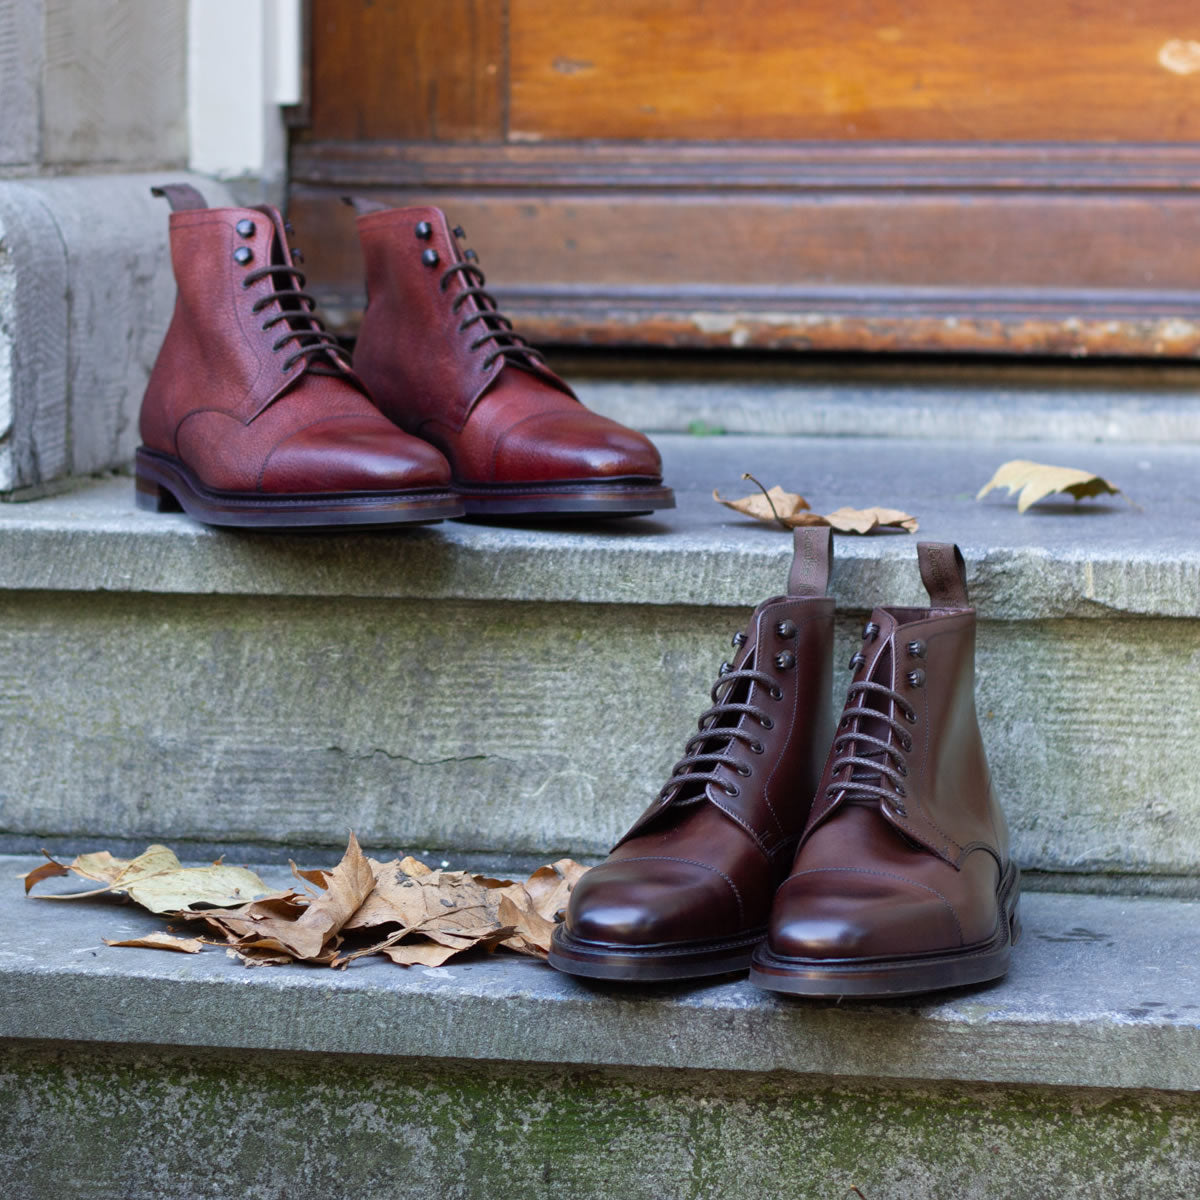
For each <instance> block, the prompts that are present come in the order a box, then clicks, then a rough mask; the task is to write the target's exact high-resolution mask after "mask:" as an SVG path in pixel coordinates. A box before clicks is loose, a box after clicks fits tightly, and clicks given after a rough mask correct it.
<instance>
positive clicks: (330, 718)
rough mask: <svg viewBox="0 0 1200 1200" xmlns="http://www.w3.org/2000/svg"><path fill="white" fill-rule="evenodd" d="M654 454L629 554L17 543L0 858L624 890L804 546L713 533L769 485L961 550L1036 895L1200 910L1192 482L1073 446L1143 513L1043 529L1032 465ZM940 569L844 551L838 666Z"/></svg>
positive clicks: (432, 541)
mask: <svg viewBox="0 0 1200 1200" xmlns="http://www.w3.org/2000/svg"><path fill="white" fill-rule="evenodd" d="M660 442H661V445H662V448H663V451H664V455H665V458H666V463H667V474H668V477H669V478H670V480H671V481H672V482H673V483H674V484H675V485H676V487H677V489H678V494H679V508H678V509H677V510H676V511H675V512H673V513H669V514H665V515H663V516H662V517H661V519H656V520H649V519H642V520H636V521H630V522H625V523H623V524H622V523H610V524H600V525H594V526H582V525H569V524H568V525H562V526H545V527H541V528H538V527H509V528H489V527H485V526H480V525H471V524H464V523H448V524H445V525H441V526H437V527H431V528H428V529H421V530H415V531H408V532H402V533H373V534H366V535H358V536H355V535H341V536H312V535H310V536H305V537H298V536H297V537H287V536H285V537H278V536H269V535H256V534H248V533H240V534H239V533H228V532H220V531H214V530H211V529H206V528H203V527H201V526H198V525H195V524H193V523H191V522H190V521H188V520H187V519H186V518H184V517H182V516H176V517H171V516H158V515H152V514H145V513H138V512H137V511H135V510H134V508H133V506H132V490H131V485H130V483H129V481H128V480H127V479H108V480H105V481H100V482H96V483H94V484H92V485H90V486H88V487H85V488H82V489H80V490H79V491H77V492H75V493H73V494H71V495H67V496H61V497H57V498H53V499H46V500H41V501H36V502H32V503H29V504H25V505H11V506H6V507H4V508H3V509H2V510H0V589H3V590H2V591H0V613H2V616H0V653H2V654H3V656H4V661H5V663H6V664H7V670H6V673H5V678H4V681H3V683H2V684H0V756H2V757H3V761H4V763H5V771H4V773H3V776H2V777H0V830H2V832H3V834H4V835H5V838H6V844H7V845H8V846H9V847H10V848H13V849H22V848H24V849H28V848H36V847H37V845H39V844H41V843H42V842H43V841H48V844H55V845H60V846H61V845H64V844H66V845H70V844H73V843H74V844H78V843H79V842H80V841H83V840H89V841H90V840H93V839H97V838H98V839H103V840H105V841H106V842H108V841H111V840H113V839H117V840H120V839H124V840H125V842H124V844H127V845H136V844H137V843H138V842H141V843H143V844H144V842H145V841H146V840H147V839H168V840H174V841H176V842H182V843H190V844H192V845H194V846H195V847H197V848H198V849H199V848H201V847H205V846H209V845H214V844H220V845H231V844H235V845H237V844H244V845H253V846H257V847H260V849H259V851H258V853H260V854H270V853H277V854H280V855H286V854H287V853H289V852H295V851H297V850H298V849H300V848H302V847H304V846H316V845H323V846H333V845H340V844H342V843H343V842H344V837H345V831H346V829H347V828H354V829H355V830H356V831H357V832H358V834H359V836H360V838H361V839H362V840H363V841H364V844H367V845H370V846H374V847H377V848H379V849H381V850H391V849H397V848H404V849H414V850H426V849H433V850H438V849H443V850H444V849H446V848H450V849H452V850H453V851H454V852H455V853H456V855H458V856H459V857H460V859H463V858H464V856H465V859H466V860H467V861H476V860H478V859H480V858H488V859H491V860H493V861H499V860H502V859H504V857H505V856H508V857H509V858H510V859H513V858H515V859H518V860H521V861H528V860H529V859H530V858H538V859H542V858H544V857H545V856H547V855H551V856H556V855H558V854H560V853H570V854H573V855H575V856H576V857H580V858H588V857H592V856H596V855H601V854H603V853H604V852H605V850H606V849H607V847H608V845H609V844H610V843H611V841H612V840H613V839H614V838H615V837H616V836H617V835H618V834H619V833H620V832H621V831H622V830H623V828H625V827H626V825H627V824H628V822H629V821H630V820H631V819H632V817H633V816H634V815H636V814H637V813H638V812H639V811H640V810H641V808H642V807H643V806H644V804H645V803H646V801H647V798H648V797H649V796H652V795H653V794H654V793H655V792H656V791H657V789H658V787H659V785H660V783H661V781H662V779H663V778H664V777H665V773H666V772H667V771H668V770H669V769H670V766H671V764H672V763H673V762H674V760H675V759H676V758H677V757H678V754H679V751H680V747H681V745H682V743H683V740H684V738H685V737H686V735H687V732H688V730H689V728H690V727H691V726H692V723H693V722H694V719H695V716H696V715H697V713H698V712H699V711H700V709H701V708H702V707H703V705H704V704H705V703H706V695H707V689H708V687H709V685H710V684H711V682H712V679H713V677H714V673H715V669H716V666H717V663H718V662H719V661H720V659H721V658H723V657H724V656H725V654H726V650H727V645H728V638H729V635H730V633H731V632H732V631H733V630H734V629H736V628H738V627H739V625H740V623H741V622H742V621H743V620H744V618H745V613H746V611H747V610H748V608H749V607H750V606H752V605H753V604H755V603H756V602H757V601H759V600H760V599H762V598H764V597H765V596H768V595H771V594H774V593H776V592H777V591H778V590H779V588H780V587H781V585H782V582H783V580H784V578H785V575H786V569H787V563H788V558H789V539H788V538H787V537H786V536H785V535H783V534H781V533H779V532H777V531H774V530H772V529H769V528H766V527H760V526H754V525H751V524H750V523H748V522H746V521H744V520H743V519H742V518H740V517H737V516H736V515H735V514H733V513H730V512H728V511H727V510H725V509H723V508H721V507H719V506H718V505H716V504H714V503H713V501H712V499H711V498H710V491H711V489H712V487H714V486H718V487H720V488H721V490H722V492H723V493H724V494H737V493H739V492H740V491H741V490H742V489H743V488H745V486H746V485H745V484H743V483H742V482H741V481H740V480H739V478H738V477H739V474H740V472H741V471H743V470H751V471H753V472H754V473H755V474H756V475H757V476H758V477H759V478H760V479H762V480H763V481H764V482H766V483H772V482H776V481H778V482H782V483H785V484H788V485H790V486H792V487H795V488H797V489H799V490H802V491H803V492H804V493H805V494H806V495H807V496H808V497H809V499H810V500H811V501H812V503H813V504H814V506H815V507H816V508H817V509H818V510H822V509H823V510H825V511H829V509H830V508H832V507H836V506H837V505H839V504H844V503H859V504H864V503H865V504H869V503H889V504H896V505H899V506H901V507H904V508H906V509H908V511H910V512H912V513H915V514H916V515H917V516H918V517H919V518H920V520H921V523H922V528H921V536H923V537H930V538H933V539H946V540H956V541H958V542H959V543H960V544H961V545H962V546H963V549H964V551H965V553H966V556H967V559H968V563H969V567H970V581H971V588H972V595H973V599H974V600H975V602H976V603H977V605H978V607H979V612H980V616H981V627H980V642H979V664H978V665H979V676H978V695H979V707H980V713H981V717H982V722H983V728H984V736H985V739H986V743H987V746H988V751H989V755H990V760H991V765H992V769H993V773H994V775H995V779H996V783H997V786H998V788H999V791H1000V794H1001V796H1002V798H1003V801H1004V803H1005V806H1006V810H1007V812H1008V815H1009V819H1010V823H1011V824H1012V826H1013V829H1014V834H1015V845H1016V852H1017V855H1018V858H1019V860H1020V862H1021V864H1022V866H1023V867H1024V868H1025V869H1027V870H1028V871H1030V872H1031V877H1032V883H1033V884H1035V885H1036V884H1038V883H1039V882H1040V883H1041V884H1042V885H1050V884H1052V885H1054V886H1055V887H1058V888H1060V889H1062V888H1074V887H1086V888H1099V889H1104V888H1117V889H1125V890H1133V891H1143V890H1146V889H1155V890H1158V891H1160V892H1164V893H1171V894H1195V893H1196V892H1197V891H1198V890H1200V776H1197V774H1196V772H1195V771H1194V770H1193V766H1192V761H1191V760H1192V752H1191V751H1192V743H1193V739H1194V736H1195V730H1196V715H1195V714H1196V712H1197V711H1198V710H1200V623H1198V622H1197V621H1196V620H1195V617H1196V615H1197V612H1198V611H1200V548H1198V547H1200V497H1198V496H1197V494H1196V491H1195V478H1196V471H1195V450H1194V449H1193V448H1191V447H1188V446H1175V445H1165V444H1145V445H1139V444H1128V445H1120V446H1118V445H1095V444H1093V445H1086V446H1085V445H1075V444H1063V445H1061V446H1059V447H1057V452H1056V453H1055V455H1054V456H1053V458H1054V459H1055V460H1057V461H1059V462H1062V463H1064V464H1067V465H1076V466H1080V465H1082V466H1085V467H1088V468H1090V469H1094V470H1097V471H1099V472H1101V473H1103V474H1105V475H1106V476H1108V477H1109V478H1111V479H1113V480H1114V481H1115V482H1117V483H1118V484H1120V485H1121V486H1122V487H1124V488H1125V489H1126V491H1127V493H1128V494H1129V496H1130V497H1131V498H1132V499H1133V500H1135V501H1136V502H1137V507H1133V506H1131V505H1129V504H1127V503H1126V502H1125V501H1123V500H1121V499H1120V498H1114V499H1110V500H1109V501H1108V502H1106V503H1098V502H1095V501H1089V502H1087V503H1085V504H1083V505H1080V506H1075V505H1074V503H1073V502H1067V503H1065V504H1047V505H1046V506H1045V507H1044V508H1042V509H1039V510H1037V511H1034V512H1031V513H1030V514H1027V515H1025V516H1018V515H1017V513H1016V511H1015V507H1014V506H1013V504H1012V502H1011V501H1005V500H1000V499H996V500H991V499H989V500H988V501H985V502H983V503H976V501H975V500H974V498H973V497H974V493H975V491H976V490H977V488H978V487H979V485H980V484H981V483H982V482H983V481H984V480H986V479H987V478H988V477H989V476H990V475H991V473H992V471H993V470H994V468H995V467H996V466H997V465H998V464H999V463H1000V462H1002V461H1004V460H1005V459H1007V458H1013V457H1019V456H1021V455H1023V454H1027V453H1028V447H1027V446H1024V445H1022V444H1019V443H996V444H983V443H978V442H937V441H933V440H909V441H905V440H899V439H879V440H872V439H820V438H753V437H702V438H700V437H687V436H678V435H668V436H664V437H662V438H661V439H660ZM915 540H916V539H914V538H911V537H907V536H904V535H897V536H883V537H876V538H860V539H856V538H841V537H839V539H838V562H837V566H836V569H835V574H834V580H833V591H834V594H835V596H836V598H837V601H838V604H839V607H840V609H841V611H842V613H843V619H842V622H841V625H840V632H839V650H838V654H837V659H838V662H839V664H840V663H844V662H846V661H847V660H848V659H849V657H850V653H851V651H852V648H853V647H854V646H855V645H856V644H857V632H856V631H857V628H858V626H859V624H860V622H861V620H862V616H863V614H864V613H865V612H866V611H868V610H869V608H870V607H871V606H873V605H874V604H875V603H877V602H889V603H920V602H921V598H922V591H921V588H920V584H919V580H918V577H917V571H916V565H915ZM845 683H846V677H845V676H844V675H839V677H838V678H837V679H836V680H835V692H836V693H837V701H838V703H840V699H841V693H842V691H843V689H844V687H845ZM138 848H140V846H139V847H138ZM471 855H474V856H475V858H474V860H472V859H471V857H470V856H471Z"/></svg>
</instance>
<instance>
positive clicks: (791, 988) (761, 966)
mask: <svg viewBox="0 0 1200 1200" xmlns="http://www.w3.org/2000/svg"><path fill="white" fill-rule="evenodd" d="M1020 892H1021V872H1020V871H1019V870H1018V869H1017V866H1016V864H1015V863H1009V867H1008V871H1007V872H1006V873H1005V875H1004V878H1003V879H1002V880H1001V881H1000V888H999V891H998V893H997V897H996V898H997V902H998V905H999V909H1000V913H1001V917H1000V926H999V929H998V930H997V931H996V933H995V935H994V936H993V937H991V938H990V939H989V940H988V941H986V942H980V943H978V944H976V945H974V946H966V947H963V948H961V949H958V950H947V951H945V952H944V953H941V954H926V955H906V956H899V957H896V958H871V959H865V958H844V959H829V958H824V959H817V958H811V959H810V958H785V957H782V956H780V955H776V954H773V953H772V952H771V950H770V948H769V947H768V945H767V943H766V942H763V944H762V945H761V946H759V948H758V949H757V950H756V951H755V953H754V958H753V961H752V963H751V966H750V982H751V983H753V984H755V985H756V986H757V987H760V988H765V989H766V990H767V991H770V992H784V993H786V994H787V995H790V996H844V997H847V998H851V999H853V998H858V999H871V998H875V999H881V998H887V997H889V996H911V995H915V994H916V993H918V992H933V991H938V990H939V989H941V988H952V987H965V986H967V985H968V984H972V983H986V982H987V981H988V980H991V979H999V978H1000V976H1002V975H1003V974H1004V973H1005V972H1006V971H1007V970H1008V963H1009V957H1010V954H1011V952H1012V948H1013V946H1015V945H1016V944H1017V942H1018V941H1019V940H1020V937H1021V917H1020V908H1019V901H1020Z"/></svg>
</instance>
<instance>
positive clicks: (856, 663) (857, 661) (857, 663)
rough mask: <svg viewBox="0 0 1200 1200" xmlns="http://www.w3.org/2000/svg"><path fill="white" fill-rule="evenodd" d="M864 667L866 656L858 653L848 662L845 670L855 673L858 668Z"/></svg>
mask: <svg viewBox="0 0 1200 1200" xmlns="http://www.w3.org/2000/svg"><path fill="white" fill-rule="evenodd" d="M866 665H867V656H866V655H865V654H863V653H861V652H860V653H858V654H856V655H855V656H854V657H853V658H852V659H851V660H850V662H849V663H848V664H847V665H846V670H848V671H857V670H858V668H859V667H865V666H866Z"/></svg>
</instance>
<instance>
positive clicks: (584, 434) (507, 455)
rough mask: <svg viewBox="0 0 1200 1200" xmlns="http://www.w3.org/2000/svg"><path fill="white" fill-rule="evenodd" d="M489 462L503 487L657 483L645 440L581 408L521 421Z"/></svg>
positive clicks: (658, 465)
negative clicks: (512, 483)
mask: <svg viewBox="0 0 1200 1200" xmlns="http://www.w3.org/2000/svg"><path fill="white" fill-rule="evenodd" d="M493 461H494V474H495V478H496V479H497V480H502V481H505V482H508V481H526V480H531V481H533V480H536V481H541V480H575V479H620V478H626V477H634V478H644V479H647V480H654V481H658V480H659V479H661V478H662V459H661V458H660V457H659V453H658V451H657V450H656V449H655V447H654V444H653V443H652V442H651V441H650V439H649V438H647V437H646V436H645V435H644V434H640V433H637V432H636V431H635V430H632V429H627V428H626V427H625V426H624V425H618V424H617V422H615V421H610V420H608V418H607V417H602V416H600V415H599V414H598V413H593V412H589V411H588V410H587V409H584V408H575V409H571V410H568V411H559V412H547V413H539V414H537V415H535V416H532V417H529V418H527V419H526V420H524V421H521V422H520V423H519V424H517V425H515V426H513V427H512V428H511V429H509V430H508V431H507V432H506V433H505V434H504V435H503V436H502V437H501V438H500V439H499V441H498V443H497V445H496V449H495V452H494V457H493Z"/></svg>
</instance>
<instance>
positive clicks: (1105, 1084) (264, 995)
mask: <svg viewBox="0 0 1200 1200" xmlns="http://www.w3.org/2000/svg"><path fill="white" fill-rule="evenodd" d="M35 861H36V860H33V859H29V858H4V859H0V867H2V868H3V875H4V877H5V878H6V879H8V880H9V881H10V883H9V886H8V887H7V888H5V889H4V891H3V894H2V895H0V1038H8V1039H36V1040H47V1039H48V1040H61V1041H72V1042H82V1043H115V1044H128V1045H134V1046H141V1047H162V1048H168V1047H169V1048H172V1049H174V1048H179V1047H207V1048H220V1049H225V1050H247V1051H314V1052H329V1053H338V1054H353V1055H359V1054H362V1055H377V1056H389V1057H396V1058H416V1059H426V1060H484V1061H491V1062H507V1063H529V1064H532V1063H541V1064H555V1065H559V1066H568V1067H581V1066H604V1067H617V1068H632V1069H638V1070H641V1069H661V1070H686V1069H694V1068H702V1069H705V1070H717V1071H727V1072H754V1073H761V1072H786V1073H791V1074H799V1075H811V1076H822V1077H850V1078H861V1079H881V1078H882V1079H896V1080H939V1081H960V1082H976V1083H979V1082H982V1083H1002V1084H1041V1085H1048V1086H1054V1087H1091V1088H1114V1089H1146V1088H1150V1089H1161V1090H1172V1091H1186V1092H1192V1091H1200V958H1198V957H1197V955H1196V953H1195V931H1196V929H1197V928H1198V927H1200V926H1198V921H1200V903H1189V902H1186V901H1176V900H1163V899H1139V900H1131V899H1128V898H1113V897H1100V896H1084V895H1056V894H1048V893H1040V894H1029V895H1026V896H1025V897H1024V898H1023V900H1022V909H1023V920H1024V936H1023V938H1022V940H1021V942H1020V944H1019V945H1018V946H1017V948H1016V951H1015V952H1014V960H1013V966H1012V969H1011V971H1010V973H1009V975H1008V976H1007V978H1006V979H1004V980H1002V981H1000V982H998V983H996V984H994V985H990V986H985V987H980V988H974V989H961V990H958V991H955V992H947V993H941V994H935V995H932V996H929V997H917V998H914V999H909V1000H903V1001H899V1000H898V1001H891V1002H887V1003H866V1004H864V1003H858V1002H845V1003H837V1002H832V1001H830V1002H813V1001H799V1000H791V999H786V998H782V997H776V996H773V995H771V994H768V993H765V992H761V991H759V990H757V989H756V988H753V987H751V986H750V984H749V983H748V982H746V980H745V979H744V978H732V979H729V978H727V979H724V980H719V981H716V982H711V981H710V982H696V983H691V984H672V985H657V986H632V985H624V986H620V985H607V986H601V985H597V984H588V983H584V982H581V981H578V980H575V979H572V978H569V977H567V976H564V975H561V974H559V973H558V972H556V971H554V970H552V969H551V968H549V967H547V966H545V965H543V964H541V963H539V962H536V961H534V960H531V959H525V958H520V957H518V956H515V955H507V954H496V955H493V956H486V955H480V956H477V957H473V958H469V959H466V960H464V961H462V962H459V963H450V964H448V965H447V966H444V967H440V968H436V969H431V968H408V969H405V968H401V967H396V966H393V965H391V964H389V963H385V962H382V961H379V962H373V961H371V960H366V959H364V960H359V961H358V962H357V963H355V964H353V965H352V966H351V967H350V968H349V969H348V970H345V971H332V970H329V969H325V968H304V967H287V968H274V967H261V968H255V969H248V968H246V967H243V966H241V965H240V964H238V963H236V962H234V961H233V960H231V959H230V958H228V957H227V956H226V955H225V954H224V953H223V952H222V951H221V950H220V949H218V948H213V949H211V950H207V951H205V952H203V953H201V954H198V955H194V956H193V955H182V954H173V953H167V952H163V951H155V950H138V949H125V948H113V947H108V946H106V945H104V944H103V943H102V941H101V939H102V938H104V937H110V938H116V937H120V936H133V935H136V934H138V933H140V932H144V931H147V930H149V929H157V928H162V927H163V922H162V921H161V920H159V919H157V918H154V917H152V916H150V915H149V914H147V913H144V912H142V911H141V910H140V909H136V908H134V907H133V906H130V905H126V904H123V903H120V902H119V901H115V900H101V901H87V902H79V903H68V902H52V901H45V900H36V899H29V898H26V897H24V896H23V895H22V894H21V889H20V885H19V884H18V883H17V882H16V881H15V879H14V876H15V875H16V874H17V873H18V872H19V871H21V870H24V869H27V868H28V867H29V866H32V865H34V863H35ZM263 874H264V877H265V878H266V879H267V881H268V882H269V883H272V882H275V881H280V882H281V881H282V878H283V876H282V875H281V873H280V870H279V868H268V869H265V870H264V872H263Z"/></svg>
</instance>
